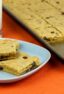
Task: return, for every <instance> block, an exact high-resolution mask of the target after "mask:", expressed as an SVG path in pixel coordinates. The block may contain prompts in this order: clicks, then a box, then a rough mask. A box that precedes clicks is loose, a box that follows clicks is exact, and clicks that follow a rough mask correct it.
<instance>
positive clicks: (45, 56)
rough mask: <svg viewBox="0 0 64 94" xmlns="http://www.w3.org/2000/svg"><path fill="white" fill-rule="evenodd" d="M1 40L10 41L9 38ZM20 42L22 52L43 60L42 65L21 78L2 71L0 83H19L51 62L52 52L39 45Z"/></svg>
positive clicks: (0, 72)
mask: <svg viewBox="0 0 64 94" xmlns="http://www.w3.org/2000/svg"><path fill="white" fill-rule="evenodd" d="M0 39H9V38H0ZM18 41H19V43H20V45H21V47H20V50H21V51H23V52H27V53H28V54H30V55H32V56H38V57H39V58H40V60H41V65H40V66H39V67H38V68H36V69H34V70H32V71H30V72H28V73H25V74H23V75H20V76H15V75H12V74H9V73H6V72H2V71H0V83H11V82H15V81H19V80H21V79H24V78H26V77H28V76H29V75H31V74H33V73H35V72H37V71H38V70H39V69H41V68H42V67H43V66H44V65H45V64H46V63H47V62H48V61H49V59H50V57H51V54H50V52H49V51H48V50H47V49H45V48H43V47H40V46H38V45H35V44H32V43H29V42H25V41H20V40H18Z"/></svg>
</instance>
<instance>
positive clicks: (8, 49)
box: [0, 40, 19, 60]
mask: <svg viewBox="0 0 64 94" xmlns="http://www.w3.org/2000/svg"><path fill="white" fill-rule="evenodd" d="M18 49H19V43H18V42H17V41H16V40H0V60H5V59H10V58H15V57H16V53H17V52H18Z"/></svg>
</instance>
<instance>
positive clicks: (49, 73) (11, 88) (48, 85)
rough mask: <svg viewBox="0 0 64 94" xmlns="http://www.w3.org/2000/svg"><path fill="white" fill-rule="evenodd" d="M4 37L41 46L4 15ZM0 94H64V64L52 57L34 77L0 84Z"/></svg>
mask: <svg viewBox="0 0 64 94" xmlns="http://www.w3.org/2000/svg"><path fill="white" fill-rule="evenodd" d="M3 32H4V37H10V38H16V39H20V40H25V41H29V42H33V43H35V44H38V45H41V43H39V42H38V41H37V40H36V39H35V38H33V36H31V35H30V34H29V33H28V32H27V31H26V30H24V29H23V28H22V26H20V25H18V24H17V23H16V22H15V21H14V20H13V19H11V17H9V16H8V15H7V14H6V13H5V12H4V13H3ZM0 94H64V64H62V62H61V61H59V60H58V59H57V58H56V57H55V56H53V55H52V58H51V60H50V61H49V62H48V63H47V64H46V65H45V66H44V67H43V68H42V69H40V70H39V71H38V72H37V73H35V74H34V75H32V76H30V77H28V78H26V79H24V80H21V81H19V82H16V83H12V84H0Z"/></svg>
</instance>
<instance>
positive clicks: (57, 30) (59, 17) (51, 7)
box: [3, 0, 64, 43]
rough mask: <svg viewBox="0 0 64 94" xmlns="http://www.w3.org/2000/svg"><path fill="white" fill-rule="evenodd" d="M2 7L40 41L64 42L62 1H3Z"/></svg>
mask: <svg viewBox="0 0 64 94" xmlns="http://www.w3.org/2000/svg"><path fill="white" fill-rule="evenodd" d="M3 5H4V6H6V7H7V8H8V9H9V10H10V11H11V12H12V13H13V14H14V15H15V16H16V17H17V18H18V19H19V20H20V21H22V22H23V23H24V24H25V25H26V26H27V27H28V28H30V29H31V30H32V32H34V33H35V34H36V35H37V36H38V37H40V38H41V39H44V40H46V41H47V42H49V43H57V42H63V41H64V0H3Z"/></svg>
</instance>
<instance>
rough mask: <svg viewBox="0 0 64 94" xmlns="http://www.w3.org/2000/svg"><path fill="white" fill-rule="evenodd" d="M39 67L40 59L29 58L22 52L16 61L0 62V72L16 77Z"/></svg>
mask: <svg viewBox="0 0 64 94" xmlns="http://www.w3.org/2000/svg"><path fill="white" fill-rule="evenodd" d="M39 65H40V60H39V58H38V57H29V56H28V55H27V54H25V53H23V52H22V53H20V54H19V56H18V57H17V58H15V59H11V60H6V61H0V70H2V71H4V72H8V73H11V74H14V75H21V74H23V73H25V72H27V71H29V70H30V69H32V68H34V67H37V66H39Z"/></svg>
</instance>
